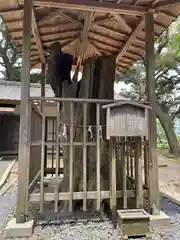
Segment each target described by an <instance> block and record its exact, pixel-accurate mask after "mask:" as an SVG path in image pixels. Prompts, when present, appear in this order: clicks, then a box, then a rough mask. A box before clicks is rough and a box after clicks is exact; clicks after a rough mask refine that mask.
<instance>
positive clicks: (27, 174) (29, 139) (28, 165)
mask: <svg viewBox="0 0 180 240" xmlns="http://www.w3.org/2000/svg"><path fill="white" fill-rule="evenodd" d="M31 114H32V104H31V101H30V100H29V104H28V121H29V123H28V145H27V148H28V149H29V151H27V167H26V171H27V173H26V182H27V189H26V204H25V215H26V216H27V215H28V199H29V195H28V187H29V183H30V181H29V171H30V160H31V158H30V148H31V146H30V145H31ZM32 170H34V169H32ZM34 176H35V174H34Z"/></svg>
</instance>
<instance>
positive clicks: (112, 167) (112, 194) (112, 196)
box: [110, 138, 117, 228]
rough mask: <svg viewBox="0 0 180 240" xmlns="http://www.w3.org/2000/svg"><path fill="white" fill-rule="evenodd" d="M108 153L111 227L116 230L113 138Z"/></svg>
mask: <svg viewBox="0 0 180 240" xmlns="http://www.w3.org/2000/svg"><path fill="white" fill-rule="evenodd" d="M110 147H111V149H110V152H111V159H110V161H111V163H110V165H111V166H110V171H111V174H110V177H111V179H110V184H111V199H110V200H111V209H112V222H113V227H114V228H116V227H117V225H116V219H117V216H116V150H115V141H114V138H111V139H110Z"/></svg>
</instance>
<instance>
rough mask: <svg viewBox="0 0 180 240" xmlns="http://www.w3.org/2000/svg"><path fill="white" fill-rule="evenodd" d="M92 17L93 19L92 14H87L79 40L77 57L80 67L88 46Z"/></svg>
mask: <svg viewBox="0 0 180 240" xmlns="http://www.w3.org/2000/svg"><path fill="white" fill-rule="evenodd" d="M93 17H94V12H87V16H86V19H85V22H84V28H83V31H82V36H81V40H80V51H79V57H78V63H80V65H81V62H82V61H83V58H84V55H85V52H86V48H87V45H88V32H89V30H90V28H91V23H92V21H93Z"/></svg>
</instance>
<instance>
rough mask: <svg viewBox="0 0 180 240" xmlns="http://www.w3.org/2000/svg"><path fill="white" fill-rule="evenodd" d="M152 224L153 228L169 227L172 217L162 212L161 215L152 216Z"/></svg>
mask: <svg viewBox="0 0 180 240" xmlns="http://www.w3.org/2000/svg"><path fill="white" fill-rule="evenodd" d="M150 224H151V227H154V226H157V225H169V224H170V217H169V216H167V215H166V214H165V213H164V212H162V211H160V214H159V215H150Z"/></svg>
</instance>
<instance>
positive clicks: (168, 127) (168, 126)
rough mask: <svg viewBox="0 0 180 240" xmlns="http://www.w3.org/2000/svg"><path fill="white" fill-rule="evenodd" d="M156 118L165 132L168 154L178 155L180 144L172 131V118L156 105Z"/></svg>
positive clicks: (179, 153)
mask: <svg viewBox="0 0 180 240" xmlns="http://www.w3.org/2000/svg"><path fill="white" fill-rule="evenodd" d="M157 117H158V118H159V121H160V122H161V125H162V127H163V129H164V131H165V134H166V137H167V141H168V144H169V149H170V152H171V153H173V154H174V155H176V156H179V155H180V144H179V142H178V139H177V137H176V134H175V132H174V130H173V121H172V118H171V117H170V116H169V115H168V114H167V113H165V112H164V111H163V110H162V109H161V108H160V107H159V106H158V105H157Z"/></svg>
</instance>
